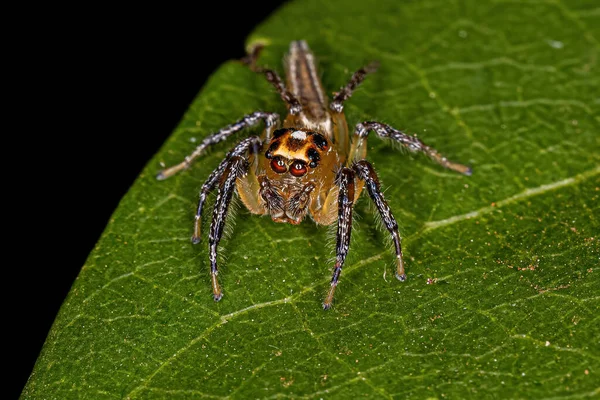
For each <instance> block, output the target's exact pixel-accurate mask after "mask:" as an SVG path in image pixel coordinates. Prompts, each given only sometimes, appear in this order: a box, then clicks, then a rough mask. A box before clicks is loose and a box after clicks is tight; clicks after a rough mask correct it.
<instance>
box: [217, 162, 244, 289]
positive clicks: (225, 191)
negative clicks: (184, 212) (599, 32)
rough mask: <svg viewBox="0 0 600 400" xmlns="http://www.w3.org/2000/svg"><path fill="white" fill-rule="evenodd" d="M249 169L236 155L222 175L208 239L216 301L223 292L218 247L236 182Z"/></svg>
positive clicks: (227, 164)
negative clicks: (219, 279) (220, 282)
mask: <svg viewBox="0 0 600 400" xmlns="http://www.w3.org/2000/svg"><path fill="white" fill-rule="evenodd" d="M247 168H248V163H247V161H246V159H245V158H244V157H242V156H239V155H235V156H233V157H231V158H230V159H229V160H227V163H226V165H225V168H224V169H223V173H222V174H221V179H220V184H219V190H218V192H217V199H216V200H215V208H214V210H213V217H212V223H211V224H210V234H209V237H208V251H209V256H208V257H209V260H210V277H211V282H212V290H213V298H214V299H215V301H219V300H221V297H223V292H222V291H221V286H219V281H218V279H217V275H218V274H219V270H218V267H217V246H219V242H220V241H221V237H222V236H223V228H224V227H225V220H226V218H227V211H228V210H229V204H230V203H231V197H232V196H233V191H234V190H235V181H236V179H237V178H238V176H240V175H242V174H243V173H244V170H245V169H247Z"/></svg>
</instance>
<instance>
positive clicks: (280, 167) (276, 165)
mask: <svg viewBox="0 0 600 400" xmlns="http://www.w3.org/2000/svg"><path fill="white" fill-rule="evenodd" d="M271 168H272V169H273V171H275V172H277V173H278V174H283V173H284V172H285V171H287V166H286V165H285V163H284V162H283V160H282V159H281V157H274V158H273V159H272V160H271Z"/></svg>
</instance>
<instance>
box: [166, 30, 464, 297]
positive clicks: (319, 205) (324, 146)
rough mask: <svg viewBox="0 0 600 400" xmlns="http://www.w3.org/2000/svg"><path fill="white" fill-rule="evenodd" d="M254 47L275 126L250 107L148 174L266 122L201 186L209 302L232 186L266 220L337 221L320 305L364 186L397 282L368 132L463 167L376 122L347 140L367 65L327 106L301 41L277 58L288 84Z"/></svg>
mask: <svg viewBox="0 0 600 400" xmlns="http://www.w3.org/2000/svg"><path fill="white" fill-rule="evenodd" d="M260 50H261V47H260V46H256V47H255V48H254V50H253V51H252V53H251V54H249V55H248V57H246V58H245V59H244V60H243V62H244V63H245V64H248V65H249V66H250V68H251V69H252V70H254V71H256V72H259V73H262V74H264V75H265V77H266V78H267V80H268V81H269V82H270V83H271V84H272V85H273V86H274V87H275V89H276V90H277V92H278V93H279V95H280V96H281V98H282V99H283V101H284V102H285V103H286V105H287V107H288V115H287V117H286V118H285V120H284V121H283V123H282V124H281V127H280V123H279V116H278V115H277V114H275V113H269V112H262V111H257V112H255V113H253V114H250V115H247V116H245V117H244V118H242V119H241V120H239V121H237V122H235V123H233V124H231V125H229V126H226V127H225V128H223V129H221V130H220V131H218V132H216V133H214V134H212V135H209V136H207V137H206V138H205V139H204V140H203V141H202V143H200V145H199V146H198V147H197V148H196V149H195V150H194V152H193V153H192V154H190V155H189V156H188V157H186V158H185V160H184V161H183V162H181V163H179V164H177V165H175V166H173V167H171V168H168V169H165V170H163V171H161V172H160V173H159V174H158V176H157V178H158V179H165V178H168V177H169V176H171V175H173V174H175V173H177V172H179V171H181V170H183V169H185V168H187V167H189V165H190V164H191V162H192V161H193V160H194V159H195V158H197V157H198V156H200V155H201V154H202V153H203V152H204V150H205V149H206V148H207V147H209V146H210V145H212V144H215V143H218V142H220V141H223V140H225V139H227V138H228V137H229V136H231V135H232V134H234V133H236V132H238V131H240V130H242V129H244V128H247V127H251V126H254V125H256V124H257V123H259V122H260V121H264V123H265V125H266V128H265V130H264V131H263V133H262V135H261V136H260V137H259V136H250V137H249V138H247V139H244V140H242V141H241V142H240V143H238V144H237V145H236V146H235V147H234V148H233V149H232V150H231V151H230V152H229V153H228V154H227V156H226V157H225V159H224V160H223V161H221V163H220V164H219V166H218V167H217V168H216V169H215V170H214V171H213V172H212V173H211V174H210V176H209V177H208V179H207V180H206V182H205V183H204V184H203V185H202V188H201V189H200V199H199V201H198V210H197V213H196V220H195V224H194V234H193V236H192V242H194V243H198V242H199V241H200V234H201V222H202V210H203V207H204V202H205V200H206V196H207V195H208V194H209V193H210V192H211V191H212V190H213V189H215V188H217V198H216V200H215V206H214V210H213V216H212V223H211V225H210V231H209V240H208V245H209V259H210V267H211V269H210V271H211V279H212V289H213V296H214V299H215V300H220V299H221V297H222V296H223V293H222V290H221V286H220V285H219V282H218V279H217V274H218V268H217V247H218V244H219V241H220V240H221V236H222V235H223V228H224V226H225V219H226V217H227V211H228V209H229V203H230V202H231V197H232V196H233V193H234V191H235V190H236V189H237V193H238V195H239V197H240V198H241V200H242V202H243V203H244V205H245V206H246V208H248V210H250V212H252V213H254V214H260V215H264V214H268V215H270V216H271V218H272V219H273V221H275V222H287V223H291V224H299V223H300V222H301V221H302V220H303V219H304V217H306V216H307V215H310V217H311V218H312V219H313V220H314V221H315V222H316V223H317V224H322V225H331V224H333V223H335V222H337V234H336V238H337V239H336V261H335V265H334V266H333V277H332V278H331V286H330V288H329V291H328V294H327V296H326V298H325V301H324V302H323V307H324V308H325V309H329V308H330V307H331V304H332V302H333V295H334V292H335V288H336V287H337V285H338V282H339V277H340V274H341V271H342V267H343V266H344V261H345V259H346V255H347V253H348V248H349V244H350V234H351V231H352V208H353V206H354V202H355V200H356V199H357V198H358V197H359V196H360V194H361V192H362V189H363V187H364V188H366V189H367V192H368V193H369V196H370V197H371V199H372V200H373V202H374V203H375V206H376V207H377V210H378V211H379V214H380V215H381V217H382V220H383V223H384V224H385V227H386V228H387V230H388V231H389V233H390V235H391V236H392V240H393V243H394V250H395V255H396V277H397V278H398V279H399V280H401V281H404V280H405V279H406V274H405V272H404V261H403V258H402V248H401V246H400V241H401V239H400V234H399V232H398V224H397V223H396V220H395V218H394V216H393V214H392V212H391V210H390V208H389V207H388V205H387V203H386V201H385V199H384V197H383V193H382V191H381V187H380V184H379V179H378V177H377V174H376V173H375V170H374V169H373V167H372V166H371V164H370V163H369V162H368V161H367V160H365V157H366V154H367V136H368V134H369V132H375V134H377V135H378V136H379V137H380V138H385V139H391V140H392V141H394V142H397V143H399V144H400V145H402V146H404V147H406V148H407V149H408V150H410V151H414V152H417V151H418V152H423V153H425V154H426V155H428V156H429V157H430V158H431V159H433V160H434V161H435V162H437V163H439V164H440V165H442V166H444V167H446V168H449V169H452V170H454V171H457V172H460V173H463V174H465V175H470V174H471V169H470V168H468V167H466V166H464V165H461V164H457V163H454V162H452V161H449V160H448V159H446V157H443V156H442V155H440V154H439V153H438V152H437V151H436V150H435V149H433V148H431V147H429V146H427V145H426V144H424V143H423V142H421V141H420V140H419V139H417V138H416V137H414V136H411V135H407V134H406V133H404V132H401V131H399V130H397V129H394V128H392V127H391V126H389V125H386V124H383V123H380V122H373V121H365V122H362V123H358V124H357V125H356V127H355V129H354V133H353V135H352V137H350V134H349V130H348V125H347V123H346V118H345V116H344V113H343V111H344V102H345V101H346V100H347V99H348V98H350V96H351V95H352V92H353V91H354V89H355V88H356V87H357V86H358V85H359V84H360V83H361V82H362V81H363V80H364V78H365V76H366V75H367V74H369V73H371V72H374V71H375V70H376V69H377V64H376V63H372V64H369V65H367V66H366V67H364V68H361V69H359V70H358V71H357V72H355V73H354V75H352V78H350V81H349V82H348V84H347V85H346V86H345V87H343V88H341V89H340V91H339V92H337V93H336V94H335V96H334V97H333V100H332V102H331V103H328V98H327V96H326V95H325V92H324V90H323V86H322V84H321V81H320V79H319V77H318V74H317V68H316V63H315V60H314V57H313V55H312V53H311V51H310V49H309V48H308V45H307V44H306V42H304V41H297V42H292V43H291V44H290V52H289V54H288V56H287V58H286V75H287V86H286V85H285V84H284V83H283V81H282V80H281V78H280V77H279V75H277V73H276V72H275V71H273V70H270V69H265V68H261V67H258V66H256V60H257V57H258V54H259V52H260ZM288 88H289V90H288Z"/></svg>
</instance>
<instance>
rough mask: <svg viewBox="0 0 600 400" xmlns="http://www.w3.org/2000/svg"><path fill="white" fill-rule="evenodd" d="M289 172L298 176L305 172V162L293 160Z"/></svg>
mask: <svg viewBox="0 0 600 400" xmlns="http://www.w3.org/2000/svg"><path fill="white" fill-rule="evenodd" d="M290 172H291V174H292V175H294V176H297V177H300V176H302V175H304V174H305V173H306V163H304V162H302V161H294V162H293V163H292V165H291V166H290Z"/></svg>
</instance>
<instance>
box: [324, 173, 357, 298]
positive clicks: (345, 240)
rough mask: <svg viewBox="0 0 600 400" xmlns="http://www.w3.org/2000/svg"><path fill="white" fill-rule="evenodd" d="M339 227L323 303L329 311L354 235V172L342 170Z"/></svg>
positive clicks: (340, 176) (339, 196)
mask: <svg viewBox="0 0 600 400" xmlns="http://www.w3.org/2000/svg"><path fill="white" fill-rule="evenodd" d="M337 184H338V187H339V192H338V227H337V235H336V245H335V253H336V258H335V266H334V267H333V276H332V277H331V286H330V288H329V292H328V293H327V297H326V298H325V301H324V302H323V308H324V309H325V310H328V309H330V308H331V303H332V302H333V295H334V293H335V288H336V287H337V285H338V281H339V279H340V274H341V273H342V267H343V266H344V261H345V260H346V255H347V254H348V249H349V247H350V234H351V233H352V207H353V205H354V171H352V170H351V169H350V168H342V169H341V170H340V172H339V175H338V182H337Z"/></svg>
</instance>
